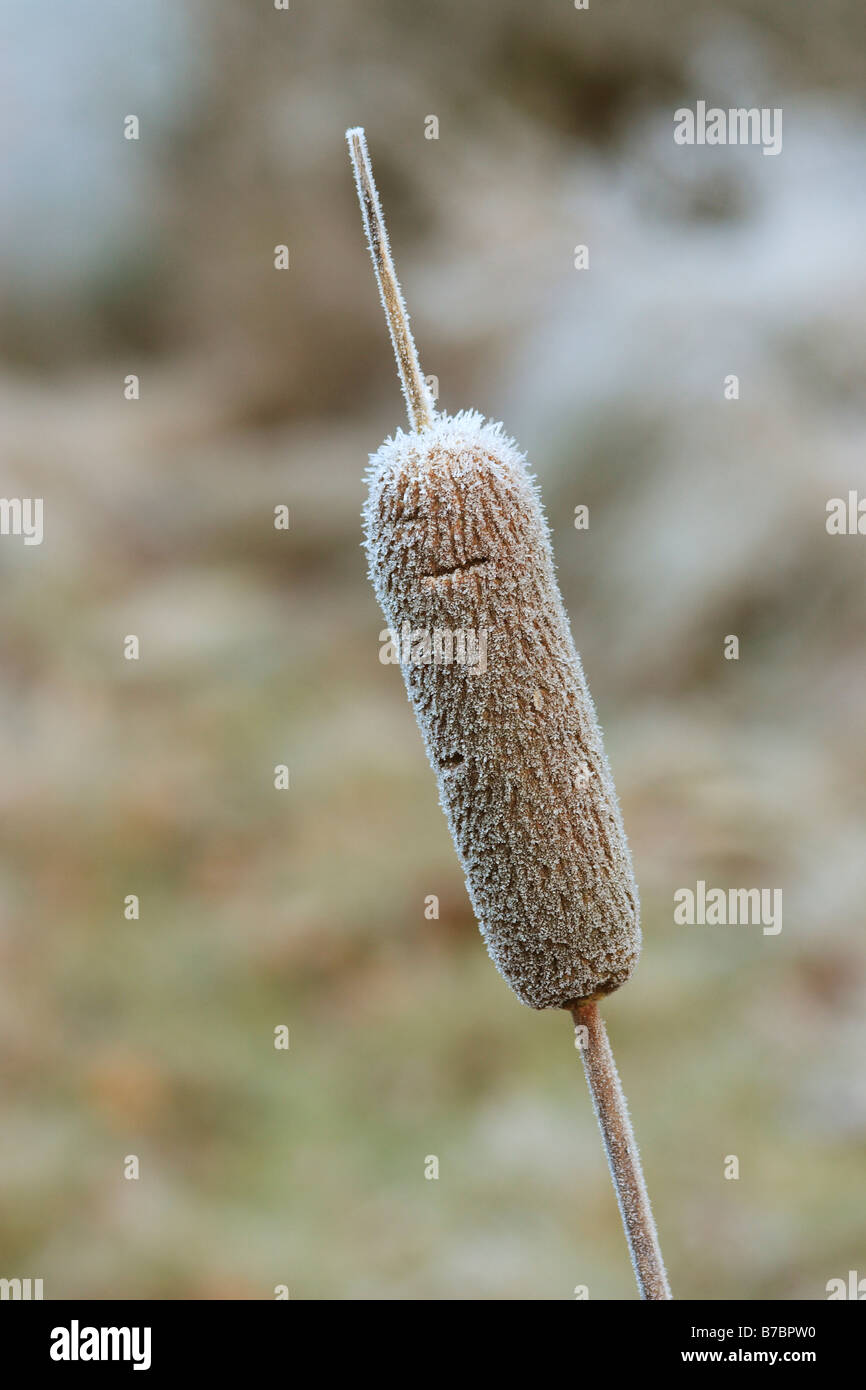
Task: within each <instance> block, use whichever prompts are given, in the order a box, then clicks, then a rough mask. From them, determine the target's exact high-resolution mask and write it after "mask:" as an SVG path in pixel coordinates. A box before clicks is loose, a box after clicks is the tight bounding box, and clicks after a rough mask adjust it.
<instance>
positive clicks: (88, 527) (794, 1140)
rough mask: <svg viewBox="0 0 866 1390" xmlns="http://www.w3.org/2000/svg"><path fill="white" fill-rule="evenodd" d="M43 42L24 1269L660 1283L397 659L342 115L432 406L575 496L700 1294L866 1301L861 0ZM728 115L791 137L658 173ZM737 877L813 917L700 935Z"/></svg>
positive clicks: (618, 1001) (11, 195)
mask: <svg viewBox="0 0 866 1390" xmlns="http://www.w3.org/2000/svg"><path fill="white" fill-rule="evenodd" d="M5 29H6V35H5V43H4V45H3V47H4V56H3V58H2V69H3V90H4V99H3V105H4V110H5V118H6V119H5V125H6V131H7V139H6V141H5V149H4V155H3V158H4V174H3V183H4V189H5V197H4V204H5V213H4V215H3V219H2V222H0V278H2V283H3V286H4V292H3V313H2V323H0V357H2V360H0V397H2V400H0V415H2V420H3V485H2V491H3V493H4V495H5V496H7V497H15V496H20V497H42V498H44V507H45V513H44V515H45V538H44V543H43V544H42V545H41V546H24V545H23V543H22V541H21V540H20V538H19V539H16V538H14V537H11V536H10V537H4V538H3V539H2V542H0V567H2V583H0V646H2V660H0V707H2V719H0V761H2V768H3V775H2V778H0V796H2V801H3V808H2V809H3V835H2V840H3V844H4V858H3V866H2V874H0V904H2V931H0V1069H2V1100H0V1110H2V1116H0V1276H3V1277H13V1276H18V1277H34V1278H35V1277H40V1278H43V1279H44V1287H45V1295H46V1297H47V1298H61V1297H65V1298H69V1297H90V1298H100V1299H102V1298H133V1297H143V1298H201V1299H213V1298H255V1299H258V1298H272V1297H273V1291H274V1287H275V1286H276V1285H278V1284H285V1285H288V1287H289V1290H290V1294H291V1297H292V1298H306V1299H363V1298H376V1299H570V1298H572V1297H573V1290H574V1288H575V1286H576V1285H578V1284H585V1285H587V1286H588V1288H589V1292H590V1297H591V1298H593V1299H595V1298H632V1297H633V1296H634V1286H633V1281H632V1275H631V1270H630V1266H629V1262H628V1258H627V1254H626V1249H625V1245H624V1241H623V1236H622V1232H621V1228H620V1224H619V1217H618V1213H617V1210H616V1206H615V1202H614V1198H613V1195H612V1192H611V1188H610V1184H609V1180H608V1175H607V1170H606V1167H605V1163H604V1158H603V1154H602V1149H601V1144H600V1139H599V1136H598V1133H597V1130H596V1127H595V1122H594V1119H593V1115H592V1111H591V1107H590V1103H589V1099H588V1096H587V1094H586V1087H585V1083H584V1080H583V1076H582V1073H581V1066H580V1061H579V1058H578V1056H577V1055H576V1053H575V1052H574V1049H573V1047H572V1038H571V1029H570V1019H568V1017H567V1016H566V1015H562V1014H560V1013H556V1012H549V1013H541V1014H536V1013H533V1012H532V1011H530V1010H528V1009H526V1008H524V1007H523V1006H521V1005H520V1004H519V1003H518V1002H517V1001H516V1000H515V998H514V997H513V996H512V995H511V993H510V991H509V990H508V988H507V986H506V985H505V984H504V983H503V981H502V980H501V979H500V978H499V976H498V975H497V974H496V972H495V970H494V969H493V967H492V965H491V964H490V962H489V961H488V959H487V956H486V953H485V951H484V948H483V944H482V942H481V939H480V937H479V935H478V932H477V928H476V925H475V922H474V920H473V917H472V914H471V912H470V909H469V905H468V901H467V896H466V892H465V889H464V886H463V882H462V878H461V874H460V871H459V869H458V865H457V862H456V859H455V855H454V852H453V849H452V846H451V843H450V840H449V837H448V832H447V829H446V825H445V822H444V818H443V816H442V813H441V811H440V809H439V806H438V804H437V797H436V789H435V783H434V779H433V776H432V773H431V772H430V769H429V768H428V766H427V764H426V761H425V757H424V753H423V750H422V745H421V739H420V736H419V734H418V730H417V728H416V726H415V722H414V718H413V716H412V713H411V710H410V708H409V705H408V703H407V700H406V696H405V693H404V689H403V685H402V681H401V678H400V674H399V672H398V671H396V670H395V669H394V668H393V667H391V666H384V665H382V664H380V662H379V659H378V656H379V640H378V639H379V632H380V631H381V629H382V626H383V620H382V618H381V616H380V614H379V611H378V609H377V606H376V604H375V601H374V598H373V595H372V592H371V589H370V585H369V583H368V581H367V578H366V574H365V564H364V559H363V555H362V552H361V550H360V520H359V512H360V508H361V504H362V500H363V495H364V484H363V476H362V475H363V470H364V467H365V464H366V461H367V455H368V453H369V452H371V451H373V450H375V449H376V448H377V447H378V445H379V443H380V442H381V440H382V439H383V438H384V437H385V436H386V435H387V434H390V433H391V432H392V431H393V430H394V428H395V427H396V426H397V425H399V424H402V423H403V422H404V416H403V403H402V398H401V396H400V392H399V388H398V383H397V379H396V375H395V371H394V367H393V363H392V359H391V355H390V348H389V344H388V339H387V334H386V330H385V326H384V322H383V320H382V317H381V311H380V307H379V301H378V296H377V292H376V288H375V284H374V281H373V275H372V270H371V266H370V262H369V258H368V255H367V251H366V248H365V246H364V242H363V238H362V232H361V224H360V216H359V212H358V209H357V205H356V201H355V193H354V188H353V184H352V180H351V176H350V170H349V164H348V159H347V155H346V150H345V145H344V138H343V133H344V129H345V127H346V126H347V125H352V124H362V125H364V126H365V127H366V128H367V133H368V139H369V143H370V148H371V153H372V156H373V160H374V165H375V169H376V173H377V177H378V180H379V184H380V190H381V194H382V199H383V203H384V205H385V209H386V213H387V215H388V217H389V221H390V229H391V239H392V245H393V249H394V254H395V259H396V261H397V265H398V270H399V272H400V274H401V278H402V281H403V288H404V292H405V294H406V297H407V300H408V303H409V306H410V309H411V312H412V314H413V322H414V326H415V330H416V336H417V339H418V344H419V348H420V352H421V356H422V361H423V364H424V368H425V371H427V372H429V373H432V374H435V375H437V376H438V378H439V389H440V396H439V403H440V406H441V407H442V408H443V409H447V410H456V409H458V408H460V407H463V406H469V405H472V406H475V407H477V408H478V409H480V410H481V411H483V412H484V413H485V414H488V415H491V416H493V417H494V418H496V419H504V420H505V422H506V425H507V428H508V430H509V431H510V432H511V433H513V434H514V435H515V436H516V437H517V439H518V440H519V441H520V443H521V445H522V446H523V447H524V448H525V449H526V450H527V451H528V454H529V457H530V460H531V463H532V466H533V468H534V469H535V471H536V472H537V475H538V477H539V480H540V483H541V487H542V490H543V494H544V498H545V502H546V506H547V509H548V512H549V517H550V522H551V527H552V531H553V538H554V547H555V553H556V559H557V563H558V568H559V575H560V579H561V583H562V587H563V591H564V595H565V599H566V604H567V607H568V610H569V613H570V615H571V620H572V625H573V630H574V633H575V637H576V640H577V644H578V647H579V648H580V650H581V653H582V656H583V660H584V665H585V669H586V672H587V676H588V678H589V682H590V685H591V688H592V691H593V694H594V698H595V701H596V704H597V707H598V711H599V715H600V718H601V721H602V724H603V726H604V728H605V734H606V741H607V749H608V754H609V757H610V761H611V764H612V767H613V770H614V774H615V777H616V782H617V787H618V790H619V795H620V800H621V803H622V808H623V813H624V817H625V823H626V827H627V829H628V832H629V836H630V841H631V845H632V849H633V853H634V858H635V867H636V872H637V877H638V881H639V884H640V887H641V896H642V904H643V921H644V955H643V959H642V962H641V966H640V968H639V970H638V972H637V974H636V976H635V978H634V979H633V981H632V982H631V983H630V984H629V985H628V986H627V987H626V988H625V989H624V990H623V991H621V992H620V993H619V994H617V995H615V996H614V997H612V998H611V999H610V1001H609V1003H608V1004H607V1006H606V1017H607V1021H608V1027H609V1030H610V1033H611V1037H612V1040H613V1044H614V1048H615V1051H616V1053H617V1057H618V1061H619V1066H620V1070H621V1074H622V1077H623V1081H624V1084H625V1088H626V1090H627V1093H628V1095H629V1099H630V1103H631V1109H632V1114H633V1118H634V1122H635V1127H636V1131H637V1134H638V1137H639V1140H640V1143H641V1146H642V1151H643V1156H644V1162H645V1167H646V1174H647V1181H648V1185H649V1189H650V1192H651V1194H652V1197H653V1202H654V1207H655V1211H656V1216H657V1219H658V1223H659V1228H660V1232H661V1238H662V1246H663V1249H664V1251H665V1255H666V1258H667V1261H668V1266H669V1271H670V1275H671V1281H672V1285H673V1288H674V1292H675V1294H676V1295H678V1296H679V1297H692V1298H699V1299H702V1298H714V1297H715V1298H724V1299H738V1298H748V1299H766V1298H784V1299H820V1298H824V1297H826V1293H825V1286H826V1283H827V1281H828V1280H829V1279H831V1278H837V1277H842V1278H845V1279H847V1275H848V1271H849V1270H850V1269H856V1270H858V1271H859V1274H860V1276H861V1277H863V1276H866V1203H864V1200H863V1184H864V1178H863V1174H864V1160H866V1072H864V1067H863V1056H864V1048H866V1012H864V980H866V941H864V933H863V925H862V922H863V897H864V889H866V859H864V855H863V836H864V829H866V826H864V820H866V803H864V796H863V783H864V775H866V746H864V739H863V713H862V705H863V688H864V676H866V670H864V655H863V630H864V621H866V594H864V584H863V566H864V561H863V555H864V551H863V547H864V546H866V541H864V540H863V539H862V538H856V537H831V536H829V535H828V534H827V532H826V529H825V507H826V503H827V500H828V498H830V497H834V496H841V497H846V496H847V494H848V491H849V490H850V489H859V491H860V493H861V495H862V494H864V493H866V454H864V436H866V403H864V394H863V390H862V383H863V376H864V369H866V314H864V307H866V272H864V263H863V256H862V247H863V244H864V240H866V177H864V176H866V112H864V101H863V92H862V38H863V35H862V7H861V5H860V4H859V0H835V2H834V3H829V0H828V3H825V4H824V5H823V6H822V7H821V11H820V14H818V13H817V12H816V10H815V9H814V6H812V5H807V4H805V3H803V0H760V2H759V0H741V2H740V3H727V4H721V5H720V4H718V3H716V2H715V0H665V3H663V4H660V5H656V6H653V7H651V8H647V7H646V6H642V5H640V4H638V3H637V0H629V3H613V4H607V5H602V4H600V3H599V4H598V5H596V4H595V2H594V0H593V4H592V6H591V8H590V10H589V11H586V12H579V11H576V10H575V9H574V8H573V6H572V5H571V4H570V3H568V0H535V3H533V4H526V3H525V0H498V3H497V4H495V5H494V4H492V3H488V4H480V3H479V4H477V5H470V6H467V5H465V4H463V3H460V2H459V0H428V3H425V4H424V5H415V6H412V5H409V4H406V3H402V4H401V3H396V0H352V3H349V0H318V3H315V4H314V3H312V0H292V4H291V9H290V10H289V11H288V12H279V11H276V10H274V9H273V8H272V7H271V6H270V5H269V4H266V3H262V4H260V5H258V6H252V5H244V4H240V3H234V4H230V3H225V0H220V3H216V2H215V0H210V3H208V4H204V3H203V0H202V2H201V3H196V0H183V3H177V2H176V0H175V2H174V3H172V0H139V3H136V4H135V5H126V6H117V5H115V4H113V3H111V0H76V3H75V4H73V5H70V4H68V3H67V4H61V3H59V0H47V2H46V3H44V4H42V5H40V6H38V7H36V8H34V7H25V6H19V7H17V9H15V10H14V11H11V12H7V16H6V20H5ZM698 100H705V101H706V102H707V103H708V104H709V105H714V104H715V105H719V106H722V107H724V108H728V107H729V106H751V105H757V106H761V107H763V106H766V107H781V108H782V109H783V112H784V125H783V151H782V153H781V154H780V155H779V156H778V157H776V158H770V157H764V156H763V155H762V154H761V151H760V149H758V148H736V147H734V148H727V147H717V148H703V149H698V148H688V147H678V146H676V145H674V142H673V138H672V131H673V112H674V110H675V109H676V108H677V107H680V106H683V105H687V106H690V107H694V106H695V103H696V102H697V101H698ZM129 114H134V115H137V116H138V118H139V121H140V139H139V140H138V141H132V140H126V139H125V138H124V119H125V117H126V116H127V115H129ZM431 115H435V116H436V117H437V118H438V121H439V138H438V140H431V139H426V138H425V122H426V118H427V117H429V116H431ZM426 128H428V129H429V126H427V127H426ZM278 244H285V245H287V246H288V247H289V250H290V269H289V270H288V271H277V270H275V269H274V247H275V246H276V245H278ZM578 244H586V245H587V246H588V247H589V254H590V267H589V269H588V270H585V271H578V270H576V269H575V268H574V264H573V261H574V248H575V246H576V245H578ZM730 373H736V374H737V375H738V376H739V379H740V398H739V400H737V401H728V400H725V398H724V379H725V377H726V376H727V375H728V374H730ZM129 374H136V375H138V376H139V378H140V399H139V400H137V401H135V400H126V399H125V398H124V381H125V378H126V377H127V376H128V375H129ZM280 504H286V505H288V506H289V507H290V508H291V529H290V530H289V531H288V532H284V531H277V530H275V529H274V525H273V515H274V507H276V506H278V505H280ZM580 504H584V505H586V506H588V507H589V509H590V525H589V529H588V530H587V531H577V530H575V529H574V525H573V517H574V509H575V507H576V506H578V505H580ZM127 634H136V635H137V636H138V637H139V640H140V644H141V659H140V660H139V661H137V662H136V661H127V660H125V659H124V656H123V642H124V638H125V636H126V635H127ZM728 634H735V635H737V636H738V637H739V641H740V659H739V661H726V660H725V659H724V657H723V650H724V641H725V637H726V636H727V635H728ZM279 763H285V764H287V765H288V766H289V768H290V769H291V789H290V790H289V791H277V790H275V788H274V767H275V765H276V764H279ZM698 879H703V880H705V881H706V882H707V883H708V885H710V886H720V887H723V888H728V887H765V888H781V889H782V890H783V895H784V925H783V930H782V932H781V934H780V935H778V936H775V937H773V936H764V935H763V934H762V933H761V931H760V929H759V928H757V927H727V928H709V927H704V928H702V927H681V926H675V925H674V922H673V894H674V892H675V891H676V890H677V889H678V888H682V887H692V888H694V886H695V883H696V881H697V880H698ZM128 894H138V895H139V896H140V902H141V916H140V920H138V921H134V920H133V921H130V920H126V919H125V917H124V899H125V898H126V896H127V895H128ZM430 894H435V895H437V897H438V899H439V917H438V920H427V919H426V918H425V912H424V907H425V898H426V897H427V896H428V895H430ZM280 1024H285V1025H287V1026H288V1027H289V1029H290V1038H291V1046H290V1050H289V1051H288V1052H285V1051H276V1050H275V1048H274V1045H273V1039H274V1029H275V1027H277V1026H278V1025H280ZM131 1154H135V1155H137V1156H138V1158H139V1161H140V1170H141V1176H140V1179H139V1181H137V1182H136V1181H127V1180H125V1179H124V1176H123V1167H124V1159H125V1157H126V1156H127V1155H131ZM428 1155H436V1156H437V1157H438V1160H439V1178H438V1180H436V1181H428V1180H426V1179H425V1176H424V1174H425V1159H426V1157H427V1156H428ZM729 1155H736V1156H737V1157H738V1159H739V1165H740V1177H739V1180H737V1181H726V1180H725V1177H724V1171H725V1162H726V1158H727V1156H729Z"/></svg>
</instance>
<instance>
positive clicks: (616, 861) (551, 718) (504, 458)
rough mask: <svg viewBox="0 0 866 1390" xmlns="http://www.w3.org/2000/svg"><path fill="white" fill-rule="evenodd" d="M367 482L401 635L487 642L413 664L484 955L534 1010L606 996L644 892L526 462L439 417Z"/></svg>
mask: <svg viewBox="0 0 866 1390" xmlns="http://www.w3.org/2000/svg"><path fill="white" fill-rule="evenodd" d="M369 481H370V492H369V498H368V501H367V505H366V508H365V536H366V549H367V555H368V559H369V564H370V575H371V578H372V580H373V584H374V587H375V590H376V594H377V596H378V598H379V602H380V604H381V606H382V610H383V612H384V614H385V617H386V620H387V622H388V625H389V627H390V628H391V629H392V630H393V631H394V632H395V633H396V634H397V635H400V634H401V633H402V631H403V628H404V624H406V623H408V624H409V627H410V629H411V630H412V632H413V633H415V634H416V635H417V636H416V641H417V639H418V638H420V634H421V633H428V634H429V633H431V632H432V631H433V630H434V629H437V628H438V629H446V630H449V631H451V632H454V631H455V630H462V631H464V632H472V633H475V634H476V635H477V634H479V633H480V632H481V631H482V630H486V632H487V653H486V670H484V671H482V670H481V669H480V668H473V667H472V666H471V665H470V664H468V663H463V664H460V663H458V662H452V663H451V664H443V663H441V662H440V663H436V662H434V661H433V660H431V659H427V660H426V661H425V660H421V661H419V660H410V661H409V662H405V661H404V662H403V664H402V669H403V675H404V678H405V681H406V688H407V691H408V694H409V699H410V701H411V703H412V705H413V708H414V710H415V714H416V716H417V719H418V724H419V726H420V728H421V732H422V735H423V737H424V742H425V746H426V749H427V753H428V756H429V758H430V762H431V764H432V766H433V768H434V771H435V772H436V776H437V779H438V783H439V797H440V801H441V803H442V806H443V808H444V810H445V814H446V816H447V818H448V823H449V826H450V828H451V833H452V836H453V838H454V843H455V846H456V848H457V853H458V855H459V857H460V861H461V863H462V866H463V869H464V872H465V874H466V883H467V887H468V890H469V895H470V898H471V901H472V905H473V908H474V910H475V913H476V916H477V918H478V921H479V925H480V928H481V932H482V934H483V936H484V939H485V942H486V944H487V949H488V951H489V953H490V956H491V958H492V960H493V961H494V963H495V964H496V966H497V968H498V969H499V971H500V972H501V974H502V975H503V976H504V977H505V979H506V980H507V981H508V983H509V984H510V985H511V987H512V989H513V990H514V991H515V993H516V994H517V995H518V997H519V998H520V999H521V1000H522V1001H523V1003H525V1004H528V1005H530V1006H531V1007H532V1008H536V1009H543V1008H557V1007H565V1006H566V1005H568V1004H569V1003H572V1002H573V1001H575V1000H578V999H585V998H589V997H591V996H598V995H602V994H608V993H610V992H611V991H612V990H614V989H617V988H618V987H619V986H620V985H621V984H623V983H624V982H625V980H627V979H628V977H629V975H630V974H631V973H632V971H633V969H634V967H635V965H636V963H637V958H638V954H639V950H640V926H639V907H638V896H637V888H636V886H635V882H634V876H633V872H632V865H631V857H630V854H629V850H628V844H627V842H626V837H625V833H624V830H623V825H622V820H621V817H620V813H619V807H618V805H617V800H616V794H615V791H614V786H613V780H612V778H611V774H610V769H609V767H608V764H607V759H606V758H605V755H604V750H603V747H602V739H601V731H600V729H599V726H598V722H597V719H596V715H595V709H594V707H593V703H592V698H591V696H590V694H589V690H588V688H587V685H586V681H585V679H584V675H583V671H582V668H581V664H580V658H579V656H578V654H577V651H576V649H575V646H574V642H573V640H572V637H571V632H570V630H569V626H568V620H567V617H566V614H565V610H564V608H563V604H562V598H561V596H560V592H559V587H558V585H557V582H556V578H555V575H554V569H553V556H552V552H551V547H550V538H549V532H548V528H547V524H546V521H545V518H544V513H543V511H542V506H541V501H540V498H539V495H538V491H537V489H536V487H535V485H534V483H533V481H532V479H531V477H530V475H529V472H528V470H527V467H526V463H525V461H524V459H523V456H522V455H521V454H520V453H519V451H518V450H517V449H516V448H515V446H514V444H513V443H512V441H510V440H509V439H507V438H506V436H505V435H504V434H503V432H502V429H501V426H498V425H493V424H491V423H489V422H485V421H483V420H482V418H481V417H480V416H479V415H477V414H474V413H471V412H465V413H461V414H459V415H457V416H454V417H448V416H444V415H440V416H437V417H436V419H435V420H434V423H433V424H432V426H431V427H430V428H428V429H424V430H422V431H420V432H413V433H410V434H404V433H402V432H398V433H397V435H396V436H395V437H394V438H393V439H389V440H388V441H386V443H385V444H383V445H382V447H381V449H380V450H379V451H378V453H377V454H375V455H374V456H373V458H372V460H371V468H370V474H369ZM416 651H417V652H418V653H419V654H421V655H424V652H423V650H422V648H421V647H420V646H418V647H416Z"/></svg>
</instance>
